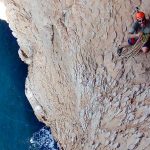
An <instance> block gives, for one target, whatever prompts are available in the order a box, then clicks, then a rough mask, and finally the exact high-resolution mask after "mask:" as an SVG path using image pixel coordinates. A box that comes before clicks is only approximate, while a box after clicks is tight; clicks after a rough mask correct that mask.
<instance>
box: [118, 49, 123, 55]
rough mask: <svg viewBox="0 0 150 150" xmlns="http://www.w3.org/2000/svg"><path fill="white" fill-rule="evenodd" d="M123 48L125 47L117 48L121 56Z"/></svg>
mask: <svg viewBox="0 0 150 150" xmlns="http://www.w3.org/2000/svg"><path fill="white" fill-rule="evenodd" d="M122 50H123V47H119V48H118V49H117V54H118V56H121V53H122Z"/></svg>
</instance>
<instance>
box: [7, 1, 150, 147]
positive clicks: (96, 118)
mask: <svg viewBox="0 0 150 150" xmlns="http://www.w3.org/2000/svg"><path fill="white" fill-rule="evenodd" d="M4 1H5V4H6V7H7V15H8V20H9V23H10V27H11V29H12V30H13V34H14V36H16V37H17V40H18V43H19V45H20V50H19V55H20V58H21V59H22V60H23V61H24V62H26V63H27V64H29V71H28V77H27V79H26V95H27V97H28V99H29V101H30V103H31V105H32V107H33V109H34V112H35V114H36V116H37V117H38V119H39V120H41V121H43V122H45V123H46V124H47V125H48V126H50V127H51V128H52V132H53V134H54V136H55V137H56V139H57V140H58V141H59V143H60V144H61V146H62V149H66V150H81V149H82V150H101V149H102V150H112V149H119V150H127V149H129V150H132V149H137V150H142V149H145V150H148V149H149V147H150V136H149V135H150V129H149V122H150V118H149V116H150V106H149V105H150V93H149V92H150V86H149V83H150V79H149V76H150V74H149V71H150V64H149V61H150V57H149V56H150V54H149V53H148V54H146V55H145V54H142V53H141V54H139V55H138V56H136V57H134V58H131V59H129V60H128V61H127V62H125V61H120V60H118V59H117V56H116V48H117V46H118V45H119V44H121V43H122V41H123V40H126V39H127V33H128V29H129V27H130V25H131V23H132V22H133V16H132V12H133V8H132V7H133V6H137V5H141V1H138V0H134V2H133V1H130V0H127V1H124V0H90V1H89V0H32V1H31V0H22V1H19V0H4ZM147 2H148V1H147ZM145 4H148V5H149V3H146V1H145V3H144V4H142V5H141V6H142V9H145V10H147V13H148V9H147V8H148V6H147V5H145ZM149 6H150V5H149ZM147 15H148V14H147Z"/></svg>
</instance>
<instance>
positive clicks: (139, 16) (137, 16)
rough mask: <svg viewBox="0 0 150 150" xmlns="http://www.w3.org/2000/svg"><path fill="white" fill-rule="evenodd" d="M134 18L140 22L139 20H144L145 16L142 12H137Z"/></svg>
mask: <svg viewBox="0 0 150 150" xmlns="http://www.w3.org/2000/svg"><path fill="white" fill-rule="evenodd" d="M135 18H136V19H137V20H141V19H144V18H145V14H144V13H143V12H142V11H139V12H137V13H136V14H135Z"/></svg>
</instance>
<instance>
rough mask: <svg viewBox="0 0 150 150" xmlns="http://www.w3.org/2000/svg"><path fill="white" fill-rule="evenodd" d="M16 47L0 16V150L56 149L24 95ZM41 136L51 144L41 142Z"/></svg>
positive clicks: (23, 72) (22, 68) (24, 68)
mask: <svg viewBox="0 0 150 150" xmlns="http://www.w3.org/2000/svg"><path fill="white" fill-rule="evenodd" d="M18 49H19V46H18V44H17V42H16V39H15V38H14V37H13V36H12V33H11V30H10V29H9V27H8V24H7V23H6V22H5V21H3V20H0V150H29V149H30V150H32V149H34V150H42V149H43V150H51V149H59V148H58V145H57V143H55V142H54V140H53V138H52V136H51V134H50V132H49V129H48V128H46V127H44V128H43V126H44V125H43V124H42V123H40V122H39V121H38V120H37V119H36V117H35V116H34V113H33V110H32V108H31V106H30V104H29V102H28V100H27V98H26V96H25V93H24V90H25V87H24V85H25V78H26V76H27V65H26V64H24V63H23V62H22V61H21V60H20V59H19V56H18ZM41 130H42V132H41ZM41 133H42V135H41V136H40V134H41ZM37 135H38V136H37ZM45 137H46V138H45ZM48 139H49V141H48ZM45 140H47V141H48V142H50V144H51V148H50V147H47V146H46V145H45V146H42V145H44V144H46V143H45ZM41 141H44V142H43V143H41ZM54 147H55V148H54Z"/></svg>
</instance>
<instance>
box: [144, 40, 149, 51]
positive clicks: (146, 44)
mask: <svg viewBox="0 0 150 150" xmlns="http://www.w3.org/2000/svg"><path fill="white" fill-rule="evenodd" d="M143 47H147V48H149V49H150V38H149V39H148V41H147V42H146V43H145V44H144V45H143Z"/></svg>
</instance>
